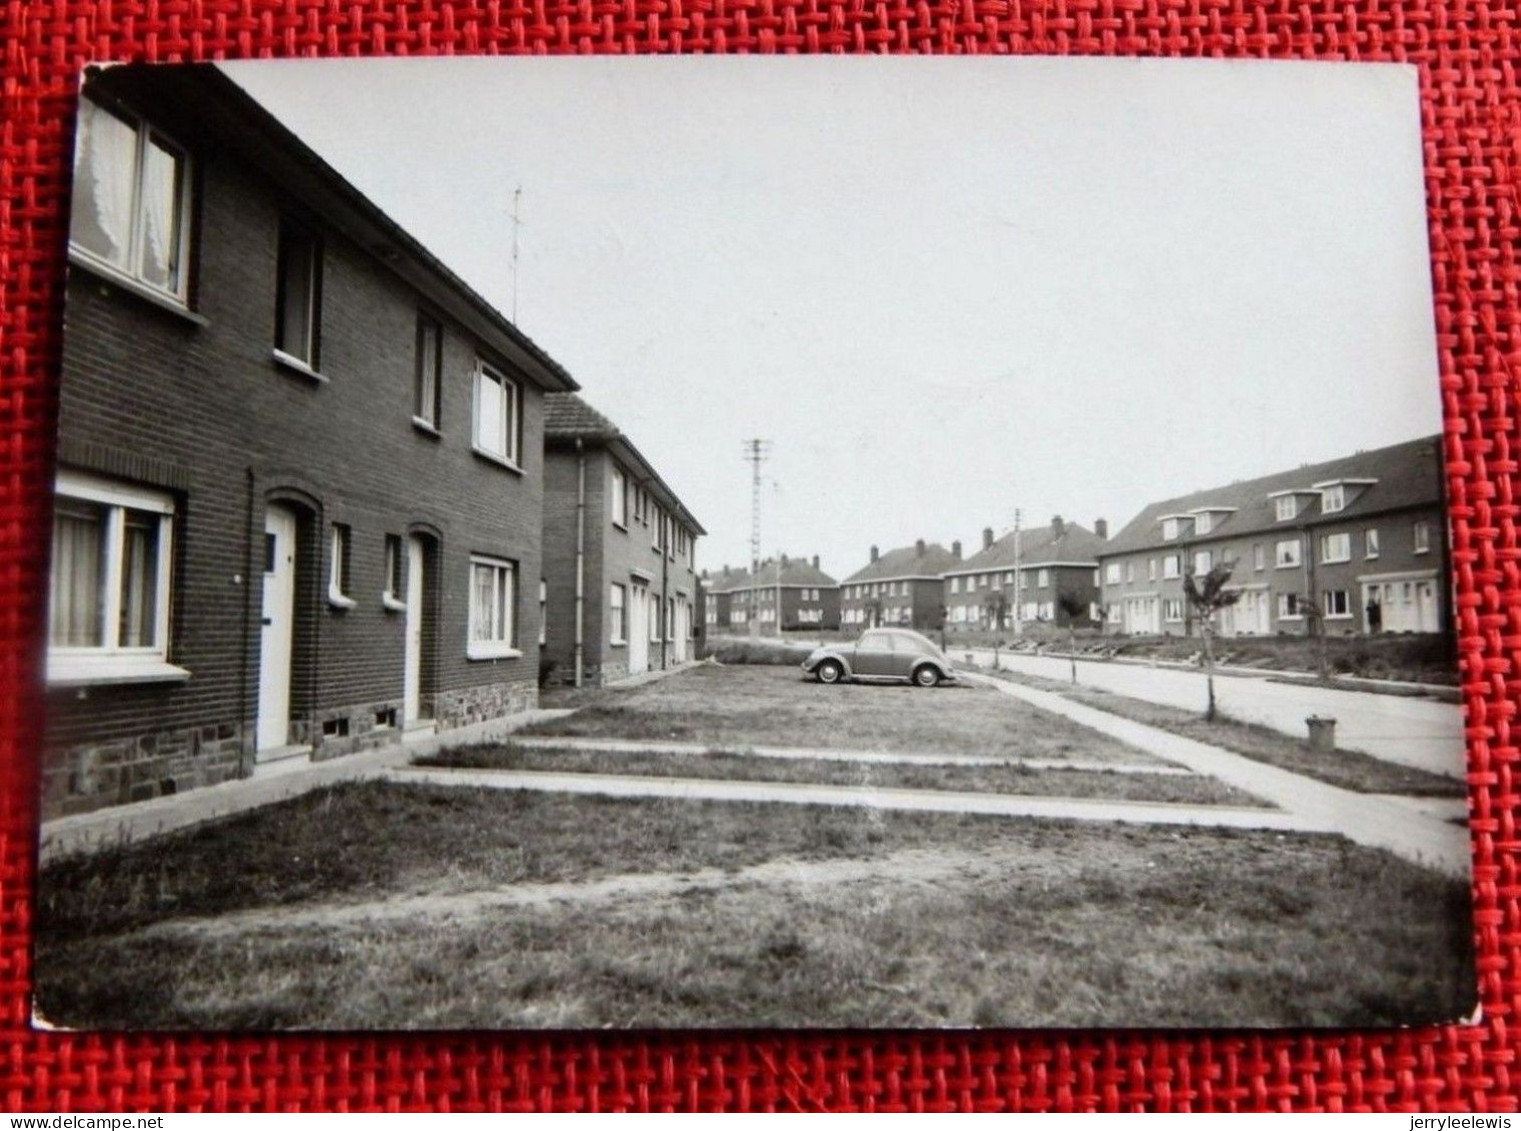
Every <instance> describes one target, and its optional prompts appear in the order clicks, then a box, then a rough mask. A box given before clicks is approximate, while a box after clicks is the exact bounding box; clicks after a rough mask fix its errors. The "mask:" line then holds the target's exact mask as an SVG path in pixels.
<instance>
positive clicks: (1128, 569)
mask: <svg viewBox="0 0 1521 1131" xmlns="http://www.w3.org/2000/svg"><path fill="white" fill-rule="evenodd" d="M1134 580H1135V562H1126V563H1125V584H1127V585H1129V584H1130V583H1131V582H1132V581H1134Z"/></svg>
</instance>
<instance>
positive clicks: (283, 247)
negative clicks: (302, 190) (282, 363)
mask: <svg viewBox="0 0 1521 1131" xmlns="http://www.w3.org/2000/svg"><path fill="white" fill-rule="evenodd" d="M279 256H280V259H279V268H278V270H279V278H278V280H277V283H276V294H275V349H277V350H278V351H279V352H280V353H281V354H283V355H284V356H285V357H286V358H289V359H291V360H293V361H296V362H298V363H300V365H302V366H303V367H305V368H306V369H308V370H311V371H313V372H315V371H316V370H317V368H318V366H319V364H320V360H319V356H318V355H319V344H320V343H319V339H320V337H321V334H320V332H319V325H318V324H319V322H320V321H321V310H322V247H321V245H320V244H319V242H318V240H317V237H316V236H313V235H311V234H310V233H308V232H305V231H303V230H302V229H300V228H298V227H296V226H294V225H292V224H289V223H285V222H282V223H281V224H280V250H279Z"/></svg>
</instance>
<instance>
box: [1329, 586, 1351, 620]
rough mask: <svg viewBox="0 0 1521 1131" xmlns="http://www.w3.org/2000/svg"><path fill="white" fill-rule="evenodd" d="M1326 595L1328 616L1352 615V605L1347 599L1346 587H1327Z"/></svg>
mask: <svg viewBox="0 0 1521 1131" xmlns="http://www.w3.org/2000/svg"><path fill="white" fill-rule="evenodd" d="M1324 596H1325V602H1326V616H1328V617H1350V616H1351V615H1352V606H1351V603H1350V602H1349V601H1348V600H1347V591H1346V590H1345V589H1327V590H1326V591H1325V594H1324Z"/></svg>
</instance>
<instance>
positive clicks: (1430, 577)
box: [705, 436, 1452, 636]
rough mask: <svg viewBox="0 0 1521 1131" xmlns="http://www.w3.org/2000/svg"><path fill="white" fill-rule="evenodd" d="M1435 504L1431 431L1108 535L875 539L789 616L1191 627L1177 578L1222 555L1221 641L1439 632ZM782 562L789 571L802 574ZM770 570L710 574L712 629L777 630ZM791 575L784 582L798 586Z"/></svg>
mask: <svg viewBox="0 0 1521 1131" xmlns="http://www.w3.org/2000/svg"><path fill="white" fill-rule="evenodd" d="M1445 513H1446V512H1445V509H1444V504H1443V491H1442V461H1441V438H1440V437H1437V436H1433V437H1427V438H1423V439H1418V440H1412V441H1409V442H1406V443H1402V444H1396V445H1393V446H1391V447H1387V448H1381V449H1377V450H1374V451H1363V452H1357V453H1354V454H1352V455H1349V456H1346V457H1343V458H1339V459H1334V460H1329V461H1327V462H1324V463H1319V464H1315V465H1308V466H1304V467H1300V468H1296V469H1294V470H1292V471H1284V472H1278V473H1275V474H1272V475H1267V476H1262V477H1260V478H1256V479H1251V480H1243V481H1239V482H1235V483H1230V484H1227V485H1224V486H1221V487H1217V488H1212V489H1209V490H1204V491H1196V492H1193V493H1191V494H1188V495H1185V496H1180V497H1176V498H1172V499H1166V500H1163V501H1161V502H1157V503H1153V504H1151V505H1149V506H1147V507H1146V508H1145V509H1144V510H1142V511H1141V513H1140V514H1138V515H1137V516H1136V517H1135V518H1134V519H1132V520H1131V521H1130V522H1129V523H1127V524H1126V525H1125V527H1124V528H1123V529H1121V530H1120V531H1119V532H1118V533H1117V534H1116V535H1115V536H1114V537H1112V538H1111V537H1109V530H1108V524H1107V523H1106V522H1105V521H1104V520H1103V519H1099V520H1098V521H1096V522H1095V523H1094V524H1093V528H1092V529H1091V530H1089V529H1087V528H1085V527H1082V526H1080V525H1078V524H1075V523H1069V522H1064V521H1063V520H1062V519H1061V518H1060V517H1057V518H1053V519H1052V520H1051V522H1050V524H1049V525H1048V526H1045V527H1041V528H1035V529H1029V530H1021V531H1015V532H1010V533H1008V534H1005V535H1004V536H1003V537H1001V538H997V539H995V538H994V536H993V531H992V530H991V529H986V530H984V531H983V533H982V548H981V549H980V550H979V551H978V552H977V553H976V554H974V555H972V556H971V557H969V558H963V555H962V547H961V543H960V542H953V543H952V544H951V548H950V549H949V550H947V549H945V548H944V547H943V546H941V545H939V544H937V543H926V542H925V541H923V540H920V541H918V542H916V543H914V544H913V545H911V546H903V547H899V548H897V549H893V550H889V551H887V552H886V553H880V552H879V551H878V549H877V547H875V546H873V547H872V548H871V551H870V560H869V561H868V562H867V564H866V565H865V566H863V567H862V568H861V569H859V570H857V571H856V572H855V573H853V574H851V575H850V576H849V577H847V578H845V580H844V581H843V582H840V583H839V584H838V588H837V589H835V590H831V589H830V585H831V584H832V583H831V582H830V580H829V578H828V576H827V575H825V574H823V573H822V572H821V571H820V570H819V569H818V559H817V558H814V559H813V561H812V563H811V576H810V577H808V578H806V579H804V578H799V579H797V580H798V581H799V582H802V583H806V585H807V586H809V587H811V588H806V589H803V592H804V593H806V594H811V597H812V599H813V602H814V603H813V605H812V606H811V607H809V606H803V605H794V604H790V603H786V602H784V603H783V604H782V606H781V608H782V612H783V617H782V622H781V623H782V627H783V628H784V629H809V628H843V629H846V630H860V629H864V628H868V627H873V626H876V625H883V624H890V625H904V626H911V627H914V628H918V629H920V630H944V631H945V632H946V633H947V634H955V633H958V632H962V633H965V632H973V631H981V632H987V631H994V632H1007V631H1010V630H1014V629H1017V628H1019V627H1021V626H1024V625H1038V624H1048V625H1053V626H1068V625H1072V626H1078V627H1084V628H1102V629H1103V630H1104V631H1106V632H1112V633H1124V634H1129V635H1137V636H1146V635H1182V634H1192V633H1194V632H1196V631H1197V630H1198V628H1199V626H1198V625H1197V624H1196V623H1195V614H1194V612H1193V611H1192V609H1191V608H1190V606H1189V603H1188V600H1187V598H1186V596H1185V591H1184V579H1185V577H1186V575H1187V574H1189V573H1190V572H1192V573H1194V574H1195V575H1198V576H1202V575H1204V574H1206V573H1208V572H1209V571H1210V570H1211V569H1212V568H1214V567H1216V566H1218V565H1221V564H1227V565H1229V567H1230V570H1231V576H1230V579H1229V581H1228V583H1227V588H1228V589H1229V590H1231V591H1233V592H1234V593H1235V594H1236V599H1235V602H1234V603H1233V604H1231V605H1230V606H1228V607H1227V608H1225V609H1223V610H1221V611H1220V612H1219V613H1217V614H1216V617H1217V620H1216V624H1215V628H1216V630H1217V631H1218V632H1220V633H1222V634H1224V635H1227V636H1251V635H1262V636H1265V635H1273V634H1279V633H1305V632H1310V631H1318V630H1321V629H1323V630H1324V631H1326V632H1332V633H1348V632H1353V633H1435V632H1443V631H1447V630H1448V628H1449V627H1450V625H1451V623H1452V617H1451V609H1450V605H1449V603H1450V600H1451V594H1450V583H1449V578H1450V567H1449V563H1448V561H1447V540H1446V534H1447V527H1446V521H1445ZM788 562H789V559H787V558H785V557H784V558H782V559H781V567H782V571H783V574H784V575H785V574H786V572H787V570H788V569H789V568H797V563H796V562H794V563H793V565H792V566H790V567H789V565H788ZM771 566H772V563H767V568H769V567H771ZM767 568H763V570H762V574H763V575H764V577H763V583H762V585H760V586H756V585H754V584H753V583H752V582H751V580H750V576H749V573H748V572H743V571H732V570H725V571H723V572H721V573H719V574H716V575H714V576H713V577H711V578H707V577H705V585H706V586H708V587H709V588H710V590H711V592H712V594H713V596H712V598H711V599H710V600H709V602H708V605H707V624H708V628H709V630H710V631H722V630H733V629H735V628H740V627H744V626H745V625H746V624H747V622H748V620H749V618H750V617H751V616H752V615H754V610H755V609H757V608H759V609H760V610H761V614H760V615H761V619H762V622H763V623H762V628H763V630H774V628H775V623H776V618H775V616H774V614H772V613H771V609H772V607H773V606H772V605H771V604H769V603H767V602H770V601H772V600H773V598H770V597H767V596H766V594H768V593H770V592H771V591H773V590H776V582H775V578H774V569H773V570H772V572H770V573H768V572H767ZM791 580H792V579H791V578H784V584H783V586H782V588H781V589H780V590H777V591H779V592H782V593H784V594H786V593H788V592H791V591H792V587H791V585H790V584H787V583H788V582H790V581H791ZM800 587H801V586H800ZM757 598H758V599H759V600H758V601H757ZM805 608H810V609H811V611H810V612H809V613H808V614H807V615H806V618H805V614H804V610H805ZM835 610H837V612H838V617H837V618H836V617H833V616H831V615H830V614H831V612H833V611H835ZM794 613H796V614H797V615H794Z"/></svg>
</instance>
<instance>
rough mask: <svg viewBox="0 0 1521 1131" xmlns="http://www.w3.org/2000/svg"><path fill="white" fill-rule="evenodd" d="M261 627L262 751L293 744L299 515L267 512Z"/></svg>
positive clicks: (276, 508)
mask: <svg viewBox="0 0 1521 1131" xmlns="http://www.w3.org/2000/svg"><path fill="white" fill-rule="evenodd" d="M260 615H261V617H262V627H261V629H260V631H259V722H258V728H257V733H256V735H255V743H256V746H257V749H259V750H269V749H272V748H274V747H278V746H285V745H287V744H288V743H289V742H290V655H291V641H292V639H293V630H294V628H295V619H296V515H295V512H293V511H292V510H290V509H289V508H288V507H282V506H272V507H270V508H269V510H268V511H267V512H266V513H265V515H264V602H263V606H262V611H261V614H260Z"/></svg>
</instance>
